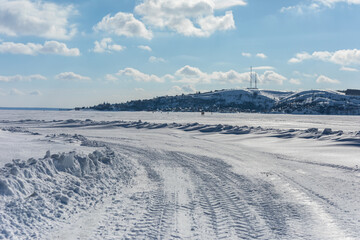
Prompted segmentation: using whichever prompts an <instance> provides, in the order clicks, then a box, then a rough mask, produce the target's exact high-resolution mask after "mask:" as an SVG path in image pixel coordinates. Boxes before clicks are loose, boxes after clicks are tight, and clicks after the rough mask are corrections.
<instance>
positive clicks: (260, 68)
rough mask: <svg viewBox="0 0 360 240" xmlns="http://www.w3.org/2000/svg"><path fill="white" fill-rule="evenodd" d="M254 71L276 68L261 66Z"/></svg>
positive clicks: (254, 68)
mask: <svg viewBox="0 0 360 240" xmlns="http://www.w3.org/2000/svg"><path fill="white" fill-rule="evenodd" d="M252 69H253V70H274V69H275V68H274V67H271V66H259V67H253V68H252Z"/></svg>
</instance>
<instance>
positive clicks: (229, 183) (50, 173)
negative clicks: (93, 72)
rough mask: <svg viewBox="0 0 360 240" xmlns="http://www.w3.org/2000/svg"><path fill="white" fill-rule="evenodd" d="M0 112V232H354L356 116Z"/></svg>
mask: <svg viewBox="0 0 360 240" xmlns="http://www.w3.org/2000/svg"><path fill="white" fill-rule="evenodd" d="M269 94H271V93H269ZM1 113H4V114H1V117H0V129H2V130H0V153H1V154H2V155H1V156H2V157H1V164H2V165H1V166H2V168H1V169H0V239H1V238H3V239H177V238H178V239H220V238H224V239H357V238H358V236H359V234H360V230H359V229H360V208H359V204H358V200H359V197H360V185H359V184H358V179H359V177H360V170H359V165H360V159H359V157H358V156H359V154H360V148H359V146H360V133H359V131H360V129H359V124H358V123H359V122H360V118H359V117H358V116H315V115H283V114H275V115H270V114H215V113H214V114H208V113H206V114H205V116H201V115H200V114H199V113H169V114H168V113H146V112H92V111H91V112H83V111H80V112H75V111H69V112H50V111H9V110H4V111H1ZM13 159H14V160H13Z"/></svg>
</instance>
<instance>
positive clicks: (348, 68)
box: [340, 66, 359, 72]
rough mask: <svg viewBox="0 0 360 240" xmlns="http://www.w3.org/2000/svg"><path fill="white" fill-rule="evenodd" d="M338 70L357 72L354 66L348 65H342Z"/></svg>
mask: <svg viewBox="0 0 360 240" xmlns="http://www.w3.org/2000/svg"><path fill="white" fill-rule="evenodd" d="M340 71H346V72H358V71H359V70H358V69H356V68H350V67H344V66H342V67H341V68H340Z"/></svg>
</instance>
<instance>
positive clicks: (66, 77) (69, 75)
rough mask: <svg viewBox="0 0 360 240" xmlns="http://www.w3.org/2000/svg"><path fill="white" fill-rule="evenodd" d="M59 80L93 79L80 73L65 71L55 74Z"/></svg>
mask: <svg viewBox="0 0 360 240" xmlns="http://www.w3.org/2000/svg"><path fill="white" fill-rule="evenodd" d="M55 78H56V79H58V80H66V81H89V80H91V79H90V78H89V77H85V76H81V75H79V74H76V73H73V72H63V73H60V74H58V75H56V76H55Z"/></svg>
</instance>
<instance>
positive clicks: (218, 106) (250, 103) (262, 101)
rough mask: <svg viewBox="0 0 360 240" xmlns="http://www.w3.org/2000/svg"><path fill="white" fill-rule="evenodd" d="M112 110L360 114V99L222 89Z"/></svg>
mask: <svg viewBox="0 0 360 240" xmlns="http://www.w3.org/2000/svg"><path fill="white" fill-rule="evenodd" d="M91 109H95V110H109V111H179V112H194V111H209V112H280V113H303V114H304V113H308V114H346V115H348V114H350V115H351V114H352V115H359V114H360V97H359V96H348V95H345V94H344V93H341V92H337V91H330V90H309V91H301V92H286V91H271V90H258V89H238V90H219V91H212V92H206V93H196V94H189V95H181V96H165V97H157V98H154V99H149V100H138V101H130V102H127V103H122V104H108V103H107V104H100V105H97V106H94V107H92V108H91Z"/></svg>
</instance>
